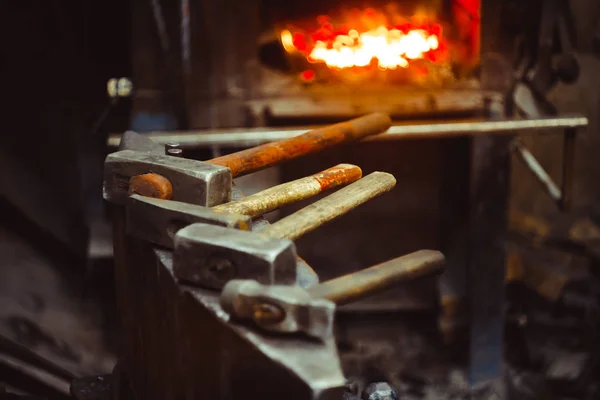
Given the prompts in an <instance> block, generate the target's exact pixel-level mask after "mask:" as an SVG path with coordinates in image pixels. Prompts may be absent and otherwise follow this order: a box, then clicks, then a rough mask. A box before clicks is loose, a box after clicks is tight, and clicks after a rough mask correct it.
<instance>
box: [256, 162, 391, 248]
mask: <svg viewBox="0 0 600 400" xmlns="http://www.w3.org/2000/svg"><path fill="white" fill-rule="evenodd" d="M395 185H396V178H394V176H393V175H391V174H388V173H385V172H373V173H371V174H369V175H367V176H366V177H364V178H362V179H360V180H359V181H357V182H354V183H353V184H351V185H348V186H346V187H344V188H342V189H340V190H338V191H337V192H335V193H333V194H331V195H329V196H327V197H325V198H323V199H321V200H318V201H316V202H314V203H312V204H311V205H309V206H307V207H305V208H303V209H302V210H300V211H297V212H295V213H294V214H292V215H289V216H287V217H285V218H282V219H280V220H279V221H277V222H275V223H274V224H272V225H270V226H268V227H266V228H265V229H263V230H262V231H260V234H261V235H266V236H269V237H275V238H280V239H284V238H285V239H291V240H294V239H296V238H298V237H300V236H301V235H303V234H305V233H308V232H310V231H312V230H314V229H316V228H318V227H319V226H321V225H323V224H325V223H326V222H329V221H331V220H333V219H335V218H337V217H339V216H342V215H344V214H346V213H347V212H349V211H351V210H353V209H355V208H356V207H358V206H359V205H361V204H363V203H365V202H367V201H369V200H371V199H373V198H375V197H377V196H379V195H381V194H383V193H385V192H387V191H389V190H391V189H392V188H393V187H394V186H395Z"/></svg>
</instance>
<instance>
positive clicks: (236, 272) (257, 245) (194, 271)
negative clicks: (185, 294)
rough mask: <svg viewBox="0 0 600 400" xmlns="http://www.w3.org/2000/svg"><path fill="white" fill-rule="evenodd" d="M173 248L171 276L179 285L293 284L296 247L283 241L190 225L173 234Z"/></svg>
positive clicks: (242, 232) (255, 234)
mask: <svg viewBox="0 0 600 400" xmlns="http://www.w3.org/2000/svg"><path fill="white" fill-rule="evenodd" d="M174 244H175V250H174V254H173V273H174V274H175V276H176V277H177V278H178V279H180V280H182V281H186V282H189V283H193V284H196V285H199V286H202V287H205V288H209V289H222V288H223V286H224V285H225V284H226V283H227V282H229V281H230V280H233V279H255V280H257V281H258V282H260V283H264V284H275V283H277V284H285V285H288V284H294V283H295V282H296V247H295V246H294V243H293V242H292V241H290V240H287V239H270V238H267V237H264V236H261V235H260V234H257V233H252V232H246V231H242V230H236V229H229V228H224V227H221V226H214V225H207V224H193V225H189V226H187V227H185V228H183V229H181V230H180V231H178V232H177V234H176V235H175V240H174Z"/></svg>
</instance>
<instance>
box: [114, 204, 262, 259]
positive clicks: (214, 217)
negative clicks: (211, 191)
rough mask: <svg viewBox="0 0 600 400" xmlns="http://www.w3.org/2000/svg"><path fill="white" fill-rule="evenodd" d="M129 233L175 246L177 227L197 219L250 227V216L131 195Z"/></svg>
mask: <svg viewBox="0 0 600 400" xmlns="http://www.w3.org/2000/svg"><path fill="white" fill-rule="evenodd" d="M126 210H127V211H126V212H127V223H126V226H127V233H128V234H129V235H132V236H135V237H136V238H138V239H142V240H146V241H148V242H151V243H154V244H158V245H160V246H164V247H168V248H173V238H174V237H175V234H176V233H177V231H178V230H180V229H182V228H184V227H186V226H188V225H191V224H193V223H196V222H201V223H205V224H210V225H217V226H223V227H226V228H234V229H241V230H246V231H247V230H250V224H251V222H252V221H251V218H250V217H248V216H245V215H240V214H234V213H229V212H216V211H213V210H211V209H210V208H208V207H201V206H196V205H193V204H188V203H182V202H179V201H172V200H162V199H153V198H151V197H144V196H139V195H136V194H134V195H131V197H130V198H129V201H128V202H127V207H126Z"/></svg>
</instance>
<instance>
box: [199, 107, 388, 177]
mask: <svg viewBox="0 0 600 400" xmlns="http://www.w3.org/2000/svg"><path fill="white" fill-rule="evenodd" d="M391 125H392V121H391V119H390V117H389V116H387V115H385V114H381V113H373V114H369V115H366V116H364V117H360V118H355V119H352V120H350V121H346V122H341V123H339V124H335V125H331V126H328V127H325V128H319V129H315V130H312V131H309V132H306V133H305V134H302V135H300V136H296V137H293V138H289V139H284V140H280V141H277V142H272V143H267V144H264V145H261V146H256V147H253V148H251V149H247V150H242V151H240V152H237V153H232V154H228V155H226V156H222V157H217V158H214V159H212V160H210V161H207V162H209V163H211V164H216V165H221V166H224V167H227V168H229V169H230V170H231V174H232V175H233V177H234V178H235V177H237V176H242V175H246V174H250V173H252V172H256V171H259V170H261V169H264V168H267V167H271V166H273V165H275V164H279V163H281V162H284V161H288V160H292V159H294V158H298V157H301V156H304V155H307V154H310V153H316V152H318V151H321V150H323V149H326V148H328V147H332V146H335V145H338V144H341V143H347V142H351V141H354V140H359V139H362V138H364V137H366V136H370V135H376V134H379V133H383V132H385V131H386V130H387V129H388V128H389V127H390V126H391Z"/></svg>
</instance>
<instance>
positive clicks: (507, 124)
mask: <svg viewBox="0 0 600 400" xmlns="http://www.w3.org/2000/svg"><path fill="white" fill-rule="evenodd" d="M587 125H588V119H587V118H586V117H584V116H581V115H565V116H559V117H552V118H538V119H503V120H493V121H490V120H481V119H479V120H457V121H450V122H439V123H430V122H424V121H413V122H410V123H406V124H399V123H395V124H394V125H393V126H392V127H391V128H390V129H389V130H388V131H387V132H386V133H383V134H381V135H377V136H373V137H370V138H367V139H365V140H369V141H370V140H375V141H380V140H402V139H428V138H443V137H457V136H475V135H487V134H491V135H514V133H515V132H516V131H519V133H523V134H528V133H534V132H535V133H544V131H547V130H553V129H569V128H582V127H586V126H587ZM313 128H314V127H295V128H286V129H281V128H279V129H277V128H244V129H228V130H223V129H217V130H210V131H177V132H149V133H147V136H148V137H150V138H152V139H153V140H154V141H156V142H158V143H163V144H164V143H169V142H177V143H179V144H180V145H181V146H182V147H185V148H193V147H208V146H221V147H250V146H256V145H260V144H264V143H269V142H272V141H275V140H281V139H287V138H290V137H294V136H298V135H301V134H303V133H306V132H307V131H309V130H311V129H313ZM120 140H121V135H120V134H118V135H110V137H109V139H108V145H109V147H117V146H119V142H120Z"/></svg>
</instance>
